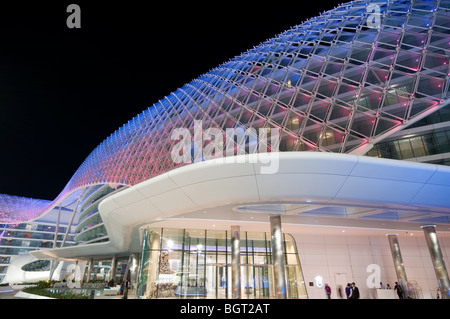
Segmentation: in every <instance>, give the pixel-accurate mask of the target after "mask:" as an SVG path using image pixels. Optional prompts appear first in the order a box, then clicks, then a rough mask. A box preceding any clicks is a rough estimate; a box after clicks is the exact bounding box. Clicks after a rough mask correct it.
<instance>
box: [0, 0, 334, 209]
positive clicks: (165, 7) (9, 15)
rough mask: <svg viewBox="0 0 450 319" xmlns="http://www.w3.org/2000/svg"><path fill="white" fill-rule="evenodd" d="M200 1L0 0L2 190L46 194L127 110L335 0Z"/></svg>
mask: <svg viewBox="0 0 450 319" xmlns="http://www.w3.org/2000/svg"><path fill="white" fill-rule="evenodd" d="M70 3H76V4H78V5H79V6H80V8H81V29H69V28H68V27H67V25H66V19H67V17H68V16H69V15H70V13H67V12H66V9H67V6H68V5H69V4H70ZM94 3H95V4H94ZM207 3H208V5H206V6H205V5H204V4H203V3H198V2H192V1H180V2H177V1H175V2H174V1H165V2H161V3H160V2H154V1H142V2H136V1H123V2H122V3H121V4H119V3H117V2H111V1H103V2H102V1H98V0H96V1H92V0H91V1H80V0H72V1H54V2H50V1H33V2H31V1H30V3H27V2H22V1H21V2H19V3H18V4H16V5H8V6H6V5H4V4H3V3H2V4H1V6H0V151H1V156H0V193H5V194H10V195H18V196H25V197H34V198H42V199H49V200H53V199H54V198H55V197H56V196H57V195H58V194H59V192H60V191H61V190H62V189H63V188H64V186H65V185H66V183H67V182H68V181H69V179H70V178H71V177H72V175H73V174H74V173H75V171H76V170H77V169H78V167H79V166H80V165H81V163H82V162H83V160H84V159H85V158H86V157H87V156H88V155H89V153H90V152H91V151H92V150H93V149H94V148H95V147H96V146H97V145H98V144H100V143H101V142H102V141H103V140H104V139H105V138H106V137H107V136H109V135H110V134H111V133H113V132H114V131H115V130H116V129H118V128H119V127H120V126H122V125H123V124H124V123H126V122H128V120H130V119H131V118H133V117H134V116H135V115H137V114H138V113H140V112H142V111H143V110H144V109H146V108H147V107H149V106H151V105H152V104H153V103H155V102H157V101H158V100H159V99H161V98H163V97H164V96H166V95H168V94H170V93H171V92H173V91H175V90H176V89H177V88H179V87H181V86H182V85H184V84H185V83H188V82H190V81H191V80H193V79H195V78H197V77H198V76H200V75H201V74H203V73H205V72H207V71H209V70H210V69H212V68H214V67H216V66H218V65H219V64H221V63H223V62H225V61H227V60H228V59H230V58H232V57H234V56H236V55H238V54H240V53H241V52H244V51H246V50H247V49H250V48H252V47H253V46H255V45H258V44H259V43H261V42H263V41H264V40H266V39H268V38H271V37H273V36H275V35H277V34H279V33H281V32H283V31H284V30H287V29H289V28H290V27H291V26H294V25H296V24H299V23H301V22H302V21H303V20H306V19H307V18H310V17H313V16H316V15H318V14H319V13H320V12H322V11H324V10H329V9H332V8H334V7H335V6H336V5H338V4H339V3H340V2H338V1H332V0H316V1H311V2H308V1H305V0H301V1H300V0H299V1H288V2H283V1H268V2H261V1H258V2H243V1H241V2H238V1H236V2H233V1H219V2H215V1H209V2H207Z"/></svg>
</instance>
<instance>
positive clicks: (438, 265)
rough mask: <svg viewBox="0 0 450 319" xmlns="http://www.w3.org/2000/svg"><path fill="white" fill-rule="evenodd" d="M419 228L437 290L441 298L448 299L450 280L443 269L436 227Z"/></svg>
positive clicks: (449, 297)
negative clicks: (424, 242)
mask: <svg viewBox="0 0 450 319" xmlns="http://www.w3.org/2000/svg"><path fill="white" fill-rule="evenodd" d="M421 227H422V229H423V232H424V234H425V239H426V241H427V245H428V250H429V251H430V255H431V261H432V262H433V266H434V272H435V273H436V278H437V281H438V285H439V289H440V290H441V298H442V299H450V280H449V278H448V273H447V268H446V267H445V262H444V258H443V256H442V252H441V248H440V245H439V241H438V239H437V236H436V226H435V225H425V226H421Z"/></svg>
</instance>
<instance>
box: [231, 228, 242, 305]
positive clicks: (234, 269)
mask: <svg viewBox="0 0 450 319" xmlns="http://www.w3.org/2000/svg"><path fill="white" fill-rule="evenodd" d="M240 237H241V235H240V227H239V226H231V294H232V298H233V299H241V265H240V258H241V244H240V242H241V238H240Z"/></svg>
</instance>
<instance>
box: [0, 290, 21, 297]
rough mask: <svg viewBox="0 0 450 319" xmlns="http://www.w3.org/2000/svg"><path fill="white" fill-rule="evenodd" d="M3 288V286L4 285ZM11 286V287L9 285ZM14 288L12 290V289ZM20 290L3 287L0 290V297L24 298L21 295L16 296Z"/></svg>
mask: <svg viewBox="0 0 450 319" xmlns="http://www.w3.org/2000/svg"><path fill="white" fill-rule="evenodd" d="M2 288H3V287H2ZM7 288H9V287H7ZM11 290H12V291H11ZM19 291H20V290H14V289H11V288H9V289H6V288H4V289H2V290H0V299H24V298H21V297H16V296H15V295H16V293H18V292H19Z"/></svg>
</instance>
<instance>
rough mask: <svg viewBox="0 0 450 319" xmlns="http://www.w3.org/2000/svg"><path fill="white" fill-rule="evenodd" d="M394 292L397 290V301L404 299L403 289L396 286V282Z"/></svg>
mask: <svg viewBox="0 0 450 319" xmlns="http://www.w3.org/2000/svg"><path fill="white" fill-rule="evenodd" d="M394 290H397V295H398V299H404V298H403V288H402V286H400V285H399V284H398V282H395V286H394Z"/></svg>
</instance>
